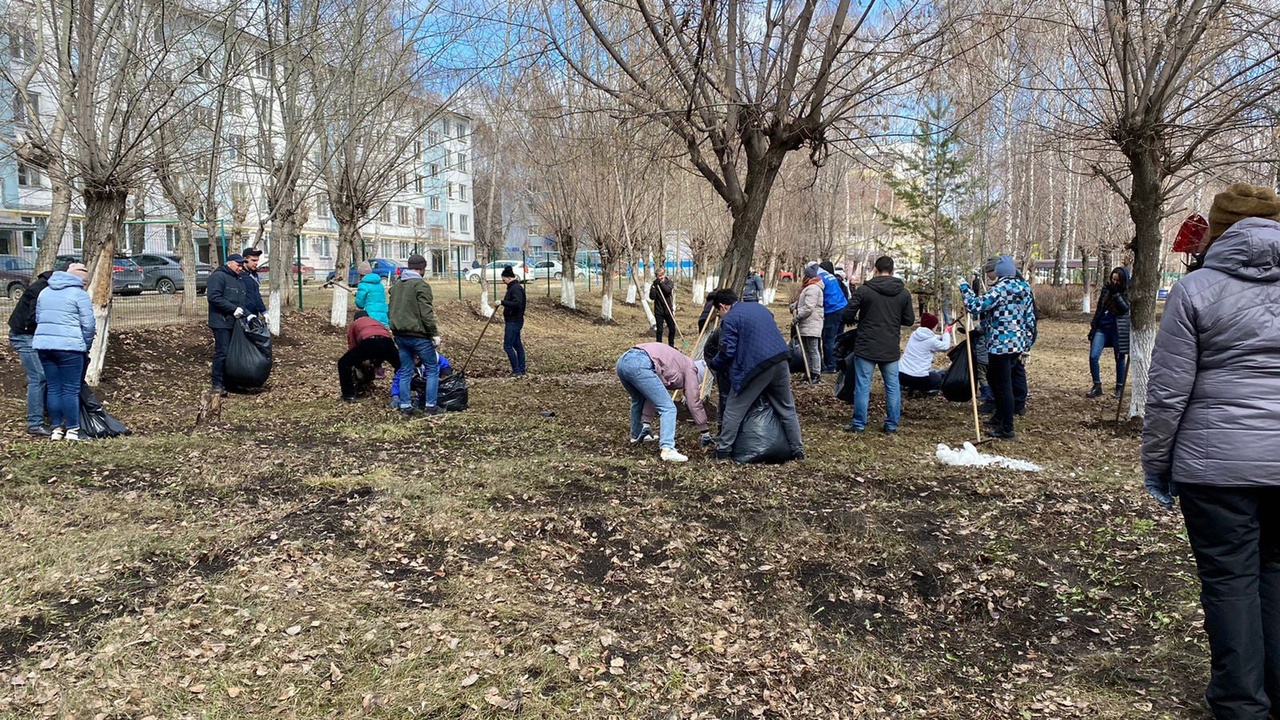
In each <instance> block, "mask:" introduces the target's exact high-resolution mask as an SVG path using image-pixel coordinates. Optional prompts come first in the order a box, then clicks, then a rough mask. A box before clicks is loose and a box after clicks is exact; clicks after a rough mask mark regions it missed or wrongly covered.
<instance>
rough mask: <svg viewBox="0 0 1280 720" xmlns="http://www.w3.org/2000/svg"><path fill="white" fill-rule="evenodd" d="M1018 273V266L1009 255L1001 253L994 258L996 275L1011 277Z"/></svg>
mask: <svg viewBox="0 0 1280 720" xmlns="http://www.w3.org/2000/svg"><path fill="white" fill-rule="evenodd" d="M1017 274H1018V266H1017V265H1016V264H1014V262H1013V257H1011V256H1009V255H1001V256H1000V259H998V260H996V277H1002V278H1005V277H1013V276H1014V275H1017Z"/></svg>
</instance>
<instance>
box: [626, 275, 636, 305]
mask: <svg viewBox="0 0 1280 720" xmlns="http://www.w3.org/2000/svg"><path fill="white" fill-rule="evenodd" d="M631 279H632V280H633V281H635V280H636V276H635V274H634V273H633V274H632V275H631ZM627 304H628V305H635V304H636V285H635V282H629V283H627Z"/></svg>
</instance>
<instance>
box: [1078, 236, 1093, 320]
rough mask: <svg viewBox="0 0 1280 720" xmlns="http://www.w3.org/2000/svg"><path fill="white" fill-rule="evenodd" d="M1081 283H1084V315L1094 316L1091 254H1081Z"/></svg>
mask: <svg viewBox="0 0 1280 720" xmlns="http://www.w3.org/2000/svg"><path fill="white" fill-rule="evenodd" d="M1080 281H1081V282H1083V283H1084V302H1083V303H1081V305H1080V313H1081V314H1082V315H1092V314H1093V297H1092V295H1093V287H1092V283H1090V282H1089V253H1087V252H1081V253H1080Z"/></svg>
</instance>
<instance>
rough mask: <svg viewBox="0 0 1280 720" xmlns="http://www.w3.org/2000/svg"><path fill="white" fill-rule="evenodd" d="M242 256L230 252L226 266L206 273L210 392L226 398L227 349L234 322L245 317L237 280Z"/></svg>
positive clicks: (242, 286) (241, 288)
mask: <svg viewBox="0 0 1280 720" xmlns="http://www.w3.org/2000/svg"><path fill="white" fill-rule="evenodd" d="M243 265H244V256H243V255H240V254H238V253H233V254H231V255H228V256H227V262H226V264H225V265H222V266H220V267H219V268H218V269H216V270H214V271H213V272H211V273H209V280H208V283H207V285H206V286H205V300H206V301H207V302H208V303H209V329H210V330H212V331H213V367H212V368H210V370H209V390H210V392H212V393H215V394H219V395H222V396H223V397H226V395H227V389H226V381H225V377H224V376H225V373H226V368H227V347H228V346H229V345H230V344H231V331H232V329H233V328H235V325H236V320H239V319H240V318H242V317H244V316H245V315H246V312H245V309H244V305H245V294H244V283H243V282H241V280H240V273H241V272H243Z"/></svg>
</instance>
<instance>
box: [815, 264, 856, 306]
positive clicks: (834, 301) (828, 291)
mask: <svg viewBox="0 0 1280 720" xmlns="http://www.w3.org/2000/svg"><path fill="white" fill-rule="evenodd" d="M818 277H820V278H822V312H823V314H825V315H830V314H831V313H835V312H840V311H841V310H844V309H845V307H846V306H848V304H849V299H848V298H846V297H845V296H844V289H843V288H842V287H840V278H838V277H836V276H835V275H832V274H831V273H829V272H827V271H826V270H821V269H820V270H818Z"/></svg>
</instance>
